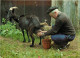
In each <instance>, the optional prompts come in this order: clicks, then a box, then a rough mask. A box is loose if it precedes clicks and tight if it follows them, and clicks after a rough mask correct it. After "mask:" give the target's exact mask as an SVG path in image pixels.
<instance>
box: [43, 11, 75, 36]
mask: <svg viewBox="0 0 80 58" xmlns="http://www.w3.org/2000/svg"><path fill="white" fill-rule="evenodd" d="M55 20H56V21H55V25H54V27H52V29H51V30H49V31H47V32H46V33H45V34H44V35H54V34H65V35H74V34H75V30H74V27H73V25H72V22H71V21H70V19H69V18H68V17H67V16H66V15H65V14H64V13H62V12H61V13H60V14H59V15H58V16H57V18H56V19H55Z"/></svg>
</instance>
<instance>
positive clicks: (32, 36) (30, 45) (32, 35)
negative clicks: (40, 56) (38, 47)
mask: <svg viewBox="0 0 80 58" xmlns="http://www.w3.org/2000/svg"><path fill="white" fill-rule="evenodd" d="M30 36H31V38H32V45H30V47H34V40H35V39H34V37H33V34H31V35H30Z"/></svg>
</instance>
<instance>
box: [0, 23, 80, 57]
mask: <svg viewBox="0 0 80 58" xmlns="http://www.w3.org/2000/svg"><path fill="white" fill-rule="evenodd" d="M25 34H26V33H25ZM25 38H26V39H27V35H26V36H25ZM22 41H23V36H22V33H21V31H20V30H18V29H16V28H15V26H14V25H11V23H9V22H8V23H7V24H5V25H2V26H0V58H80V32H79V31H78V32H77V34H76V38H75V40H73V41H72V42H71V45H70V47H69V48H68V49H63V50H61V51H60V50H59V49H55V48H54V47H51V48H50V49H47V50H45V49H44V48H43V47H42V45H39V38H38V37H36V36H35V47H30V45H31V42H30V43H28V42H27V41H28V40H26V43H23V42H22Z"/></svg>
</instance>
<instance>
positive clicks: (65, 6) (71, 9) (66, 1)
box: [51, 0, 80, 29]
mask: <svg viewBox="0 0 80 58" xmlns="http://www.w3.org/2000/svg"><path fill="white" fill-rule="evenodd" d="M51 5H52V6H58V7H59V10H60V11H62V12H64V13H66V14H67V15H68V17H69V18H70V20H72V23H73V25H74V27H75V29H79V27H80V0H52V4H51ZM52 24H54V20H53V18H52V19H51V25H52Z"/></svg>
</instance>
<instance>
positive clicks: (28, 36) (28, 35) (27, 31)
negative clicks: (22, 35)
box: [26, 30, 30, 42]
mask: <svg viewBox="0 0 80 58" xmlns="http://www.w3.org/2000/svg"><path fill="white" fill-rule="evenodd" d="M26 32H27V36H28V42H30V38H29V34H28V31H27V30H26Z"/></svg>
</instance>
